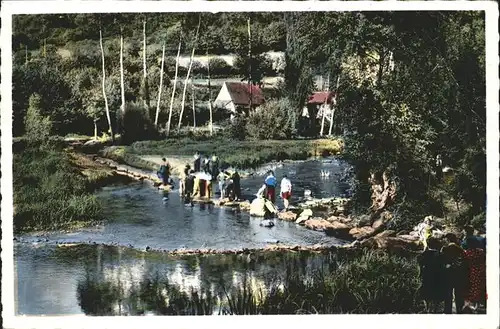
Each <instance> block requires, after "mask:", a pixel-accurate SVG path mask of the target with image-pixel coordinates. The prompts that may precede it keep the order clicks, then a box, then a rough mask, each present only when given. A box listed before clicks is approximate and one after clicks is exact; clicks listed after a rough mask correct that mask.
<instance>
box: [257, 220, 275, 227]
mask: <svg viewBox="0 0 500 329" xmlns="http://www.w3.org/2000/svg"><path fill="white" fill-rule="evenodd" d="M260 226H264V227H273V226H274V222H273V221H272V220H270V219H264V220H263V221H262V222H260Z"/></svg>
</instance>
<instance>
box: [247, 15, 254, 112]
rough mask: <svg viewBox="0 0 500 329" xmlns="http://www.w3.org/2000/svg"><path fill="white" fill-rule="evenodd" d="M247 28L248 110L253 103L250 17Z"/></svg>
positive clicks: (250, 109)
mask: <svg viewBox="0 0 500 329" xmlns="http://www.w3.org/2000/svg"><path fill="white" fill-rule="evenodd" d="M247 29H248V86H249V87H250V101H249V104H248V105H249V106H250V108H249V112H248V113H250V111H252V105H253V104H252V103H253V95H252V93H253V88H252V85H253V79H252V34H251V32H250V17H248V20H247Z"/></svg>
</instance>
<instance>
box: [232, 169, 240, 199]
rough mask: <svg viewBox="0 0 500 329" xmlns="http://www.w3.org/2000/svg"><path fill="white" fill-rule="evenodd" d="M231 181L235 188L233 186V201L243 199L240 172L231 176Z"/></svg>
mask: <svg viewBox="0 0 500 329" xmlns="http://www.w3.org/2000/svg"><path fill="white" fill-rule="evenodd" d="M231 179H232V181H233V186H232V199H233V200H240V199H241V185H240V174H239V173H238V171H235V172H234V173H233V175H232V176H231Z"/></svg>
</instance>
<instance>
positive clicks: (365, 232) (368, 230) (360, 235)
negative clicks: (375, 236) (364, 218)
mask: <svg viewBox="0 0 500 329" xmlns="http://www.w3.org/2000/svg"><path fill="white" fill-rule="evenodd" d="M374 231H375V230H374V229H373V228H372V227H371V226H363V227H354V228H352V229H351V230H350V231H349V234H350V235H351V236H352V237H353V238H355V239H358V240H362V239H364V238H366V237H368V236H370V235H371V234H372V233H373V232H374Z"/></svg>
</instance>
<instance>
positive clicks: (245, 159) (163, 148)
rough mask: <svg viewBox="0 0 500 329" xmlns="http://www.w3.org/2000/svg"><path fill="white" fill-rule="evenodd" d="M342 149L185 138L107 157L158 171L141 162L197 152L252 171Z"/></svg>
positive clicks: (318, 143) (334, 143) (327, 142)
mask: <svg viewBox="0 0 500 329" xmlns="http://www.w3.org/2000/svg"><path fill="white" fill-rule="evenodd" d="M342 146H343V144H342V142H341V141H340V140H334V139H317V140H245V141H236V140H230V139H225V138H214V139H208V140H201V141H200V140H194V139H190V138H183V139H167V140H161V141H140V142H135V143H133V144H132V145H130V146H122V147H114V148H111V149H108V150H106V151H104V154H103V155H104V156H106V157H108V158H111V159H113V160H115V161H119V162H122V163H126V164H129V165H131V166H134V167H139V168H145V169H155V168H156V167H157V165H155V164H152V163H150V162H148V161H144V160H142V159H140V156H144V155H161V156H166V157H169V156H171V157H175V156H192V155H194V154H195V152H196V151H199V152H201V153H203V154H207V155H211V154H213V153H214V152H215V153H216V154H217V155H218V156H219V158H220V160H221V161H222V162H223V163H224V164H226V165H228V166H231V167H236V168H239V169H249V168H256V167H258V166H260V165H262V164H264V163H267V162H270V161H280V160H306V159H308V158H310V157H314V156H328V155H334V154H339V153H340V152H341V151H342Z"/></svg>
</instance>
